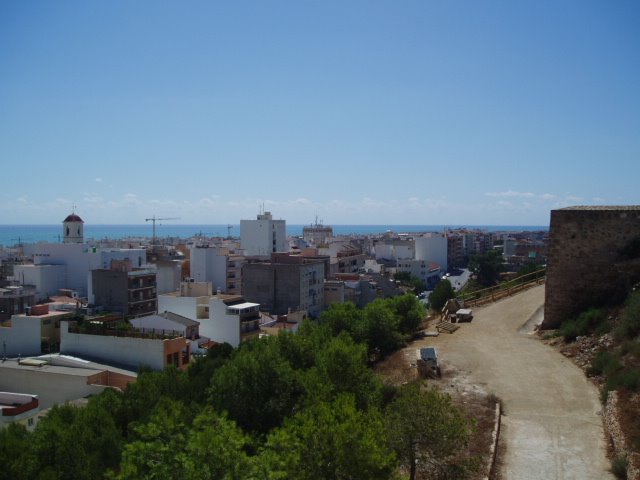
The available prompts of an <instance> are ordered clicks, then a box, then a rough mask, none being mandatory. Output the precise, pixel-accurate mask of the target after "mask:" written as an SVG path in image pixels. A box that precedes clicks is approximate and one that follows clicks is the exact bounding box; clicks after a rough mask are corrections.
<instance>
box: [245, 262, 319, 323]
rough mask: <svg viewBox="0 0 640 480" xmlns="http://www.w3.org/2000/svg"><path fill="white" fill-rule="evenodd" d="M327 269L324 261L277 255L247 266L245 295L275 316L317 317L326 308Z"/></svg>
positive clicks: (246, 264)
mask: <svg viewBox="0 0 640 480" xmlns="http://www.w3.org/2000/svg"><path fill="white" fill-rule="evenodd" d="M324 269H325V262H324V261H322V260H316V259H310V258H307V257H304V256H302V255H291V254H288V253H274V254H273V255H272V256H271V260H270V261H260V262H258V261H255V262H251V261H250V262H249V263H245V264H244V266H243V267H242V294H243V295H244V297H245V298H246V299H247V300H248V301H251V302H257V303H259V304H260V305H261V307H262V309H263V310H265V311H268V312H270V313H272V314H276V315H285V314H287V313H288V312H289V311H290V310H294V311H296V310H306V311H307V312H308V313H309V315H311V316H312V317H317V316H318V315H320V313H321V312H322V310H323V308H324V292H323V284H324V273H325V272H324Z"/></svg>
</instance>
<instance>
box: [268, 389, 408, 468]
mask: <svg viewBox="0 0 640 480" xmlns="http://www.w3.org/2000/svg"><path fill="white" fill-rule="evenodd" d="M383 438H384V426H383V422H382V419H381V417H380V414H379V413H378V411H377V410H369V411H359V410H358V409H357V408H356V405H355V399H354V398H353V396H352V395H341V396H339V397H338V398H336V400H335V401H333V402H331V403H327V402H320V403H316V404H314V405H313V406H312V407H311V408H308V409H305V410H303V411H301V412H299V413H298V414H296V415H295V416H294V417H292V418H290V419H288V420H287V421H286V422H285V425H284V426H283V427H281V428H279V429H277V430H275V431H273V432H272V433H271V434H270V435H269V437H268V438H267V442H266V445H265V447H264V449H263V451H262V452H261V455H260V466H261V469H262V472H263V477H264V478H268V479H271V480H276V479H277V480H284V479H290V478H295V479H297V480H322V479H327V480H334V479H353V480H358V479H362V480H375V479H388V478H390V477H391V475H392V473H393V471H394V470H395V467H396V462H395V457H394V455H393V453H392V452H391V450H389V449H388V448H387V447H386V446H385V442H384V441H382V439H383Z"/></svg>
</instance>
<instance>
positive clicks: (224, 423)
mask: <svg viewBox="0 0 640 480" xmlns="http://www.w3.org/2000/svg"><path fill="white" fill-rule="evenodd" d="M249 443H250V438H249V437H248V436H247V435H245V434H244V433H243V432H242V430H240V429H239V428H238V427H237V426H236V424H235V423H234V422H232V421H231V420H229V419H228V418H226V417H225V416H222V415H218V414H217V413H216V412H214V411H213V409H211V408H206V409H205V410H204V411H202V412H201V413H200V414H199V415H198V416H197V417H196V418H195V420H194V422H193V426H192V428H191V431H190V433H189V439H188V441H187V446H186V456H185V477H182V478H187V479H189V480H200V479H203V478H211V479H223V480H240V479H243V478H254V477H252V476H251V475H252V469H253V463H252V459H251V458H249V456H248V455H247V453H246V450H247V447H248V446H249ZM174 478H176V477H174Z"/></svg>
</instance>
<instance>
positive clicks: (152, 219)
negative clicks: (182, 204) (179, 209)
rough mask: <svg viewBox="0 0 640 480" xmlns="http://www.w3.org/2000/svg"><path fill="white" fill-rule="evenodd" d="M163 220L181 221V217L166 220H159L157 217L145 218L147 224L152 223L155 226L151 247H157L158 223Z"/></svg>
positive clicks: (166, 218)
mask: <svg viewBox="0 0 640 480" xmlns="http://www.w3.org/2000/svg"><path fill="white" fill-rule="evenodd" d="M162 220H180V218H179V217H165V218H159V217H156V216H155V215H154V216H153V217H151V218H145V219H144V221H145V222H151V223H152V224H153V237H152V240H151V245H153V246H155V244H156V222H160V221H162Z"/></svg>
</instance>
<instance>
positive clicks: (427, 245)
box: [414, 233, 449, 272]
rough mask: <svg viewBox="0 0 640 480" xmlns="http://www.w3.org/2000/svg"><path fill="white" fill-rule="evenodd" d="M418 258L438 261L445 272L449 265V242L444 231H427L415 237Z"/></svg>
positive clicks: (416, 257)
mask: <svg viewBox="0 0 640 480" xmlns="http://www.w3.org/2000/svg"><path fill="white" fill-rule="evenodd" d="M414 241H415V248H416V256H415V259H416V260H424V261H427V262H433V263H437V264H438V265H439V266H440V269H441V270H442V271H443V272H446V271H447V269H448V268H449V266H448V258H447V255H448V253H447V252H448V248H447V246H448V244H447V237H446V236H445V235H444V233H427V234H425V235H420V236H416V237H415V239H414Z"/></svg>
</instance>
